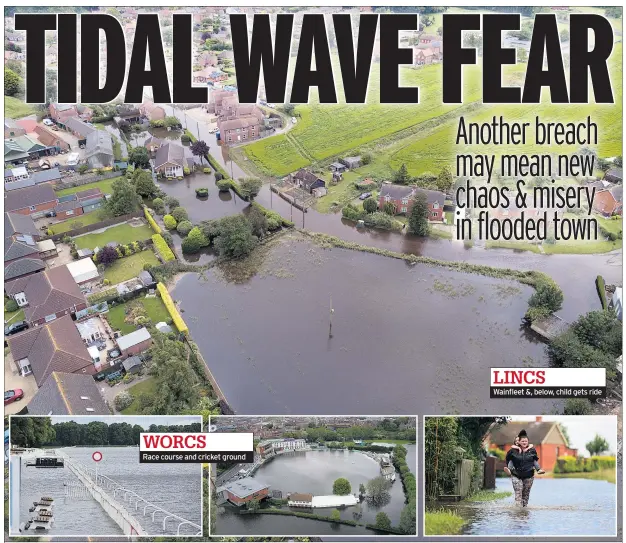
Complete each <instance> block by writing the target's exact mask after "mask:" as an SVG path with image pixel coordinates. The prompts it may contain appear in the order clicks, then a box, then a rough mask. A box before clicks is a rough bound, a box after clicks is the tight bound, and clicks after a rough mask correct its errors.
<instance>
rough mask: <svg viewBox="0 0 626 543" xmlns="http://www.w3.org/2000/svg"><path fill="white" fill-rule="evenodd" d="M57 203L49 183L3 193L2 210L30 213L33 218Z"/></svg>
mask: <svg viewBox="0 0 626 543" xmlns="http://www.w3.org/2000/svg"><path fill="white" fill-rule="evenodd" d="M58 203H59V201H58V200H57V196H56V194H55V192H54V188H53V187H52V185H51V184H49V183H42V184H41V185H35V186H34V187H25V188H23V189H16V190H11V191H6V192H5V193H4V211H6V212H10V213H19V214H20V215H30V216H31V217H33V219H38V218H40V217H43V215H44V214H45V212H46V211H48V210H51V209H53V208H54V207H56V205H57V204H58Z"/></svg>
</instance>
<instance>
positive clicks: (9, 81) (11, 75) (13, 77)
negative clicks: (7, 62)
mask: <svg viewBox="0 0 626 543" xmlns="http://www.w3.org/2000/svg"><path fill="white" fill-rule="evenodd" d="M21 84H22V78H21V77H20V76H19V75H17V74H16V73H15V72H14V71H13V70H11V69H9V68H5V69H4V94H5V95H6V96H14V95H16V94H17V93H18V91H19V90H20V85H21Z"/></svg>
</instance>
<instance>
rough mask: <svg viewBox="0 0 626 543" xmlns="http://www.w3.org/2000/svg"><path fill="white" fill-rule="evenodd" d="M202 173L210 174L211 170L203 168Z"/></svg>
mask: <svg viewBox="0 0 626 543" xmlns="http://www.w3.org/2000/svg"><path fill="white" fill-rule="evenodd" d="M202 171H203V172H204V173H211V168H204V169H203V170H202Z"/></svg>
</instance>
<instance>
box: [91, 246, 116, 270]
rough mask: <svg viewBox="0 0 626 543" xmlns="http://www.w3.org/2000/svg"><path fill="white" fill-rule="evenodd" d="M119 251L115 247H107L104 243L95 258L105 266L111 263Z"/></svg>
mask: <svg viewBox="0 0 626 543" xmlns="http://www.w3.org/2000/svg"><path fill="white" fill-rule="evenodd" d="M119 256H120V255H119V253H118V252H117V249H116V248H115V247H109V246H107V245H105V246H104V247H102V249H100V250H99V251H98V254H97V255H96V258H97V260H98V264H104V265H105V266H109V265H111V264H113V262H115V261H116V260H117V259H118V258H119Z"/></svg>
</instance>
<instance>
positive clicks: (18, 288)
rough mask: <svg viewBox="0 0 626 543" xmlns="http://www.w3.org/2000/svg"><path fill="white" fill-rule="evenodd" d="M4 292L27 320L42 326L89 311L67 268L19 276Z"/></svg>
mask: <svg viewBox="0 0 626 543" xmlns="http://www.w3.org/2000/svg"><path fill="white" fill-rule="evenodd" d="M4 290H5V292H6V294H7V296H9V297H10V298H13V299H14V300H15V301H16V302H17V305H18V306H20V307H21V308H23V309H24V320H25V321H26V322H28V323H29V324H30V325H31V326H39V325H41V324H44V323H46V322H51V321H53V320H55V319H59V318H61V317H63V316H65V315H73V314H74V313H76V312H77V311H81V310H83V309H86V308H87V299H86V298H85V295H84V294H83V293H82V292H81V290H80V287H79V286H78V285H77V284H76V281H74V278H73V277H72V274H71V273H70V271H69V270H68V269H67V266H59V267H58V268H51V269H48V270H45V271H43V272H41V273H35V274H33V275H28V276H25V277H19V278H17V279H15V280H14V281H11V282H10V283H6V284H5V286H4Z"/></svg>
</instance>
